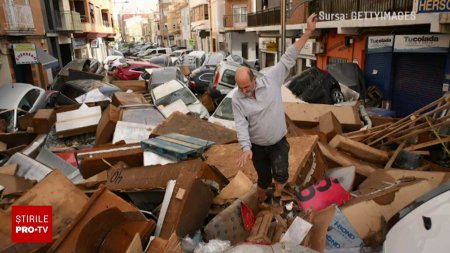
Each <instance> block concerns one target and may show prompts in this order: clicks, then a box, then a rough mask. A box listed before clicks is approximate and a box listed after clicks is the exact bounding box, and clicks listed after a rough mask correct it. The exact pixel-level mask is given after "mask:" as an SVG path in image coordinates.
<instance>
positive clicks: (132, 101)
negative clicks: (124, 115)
mask: <svg viewBox="0 0 450 253" xmlns="http://www.w3.org/2000/svg"><path fill="white" fill-rule="evenodd" d="M111 104H113V105H114V106H116V107H120V106H122V105H141V104H148V103H147V101H146V100H145V98H144V96H143V95H142V94H138V93H127V92H115V93H114V94H113V95H112V97H111Z"/></svg>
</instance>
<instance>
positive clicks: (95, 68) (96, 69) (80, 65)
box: [50, 58, 104, 90]
mask: <svg viewBox="0 0 450 253" xmlns="http://www.w3.org/2000/svg"><path fill="white" fill-rule="evenodd" d="M69 69H74V70H80V71H85V72H89V73H95V74H101V73H102V70H104V69H103V64H101V63H100V62H99V61H97V60H96V59H90V58H83V59H75V60H73V61H71V62H69V63H67V64H66V66H64V67H63V68H62V69H61V70H60V71H59V73H58V74H57V75H56V77H55V78H54V79H53V82H52V84H51V85H50V88H51V89H53V90H57V89H59V88H60V86H61V85H64V83H65V82H66V81H67V79H68V77H69Z"/></svg>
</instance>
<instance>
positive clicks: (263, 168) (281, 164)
mask: <svg viewBox="0 0 450 253" xmlns="http://www.w3.org/2000/svg"><path fill="white" fill-rule="evenodd" d="M289 149H290V146H289V143H288V142H287V140H286V137H283V138H282V139H281V140H280V141H278V142H277V143H275V144H273V145H270V146H259V145H256V144H253V143H252V152H253V158H252V161H253V165H254V166H255V169H256V172H257V173H258V186H259V187H261V188H262V189H267V187H269V186H270V185H271V184H272V178H273V179H275V181H276V182H278V183H281V184H284V183H286V182H287V180H288V178H289V171H288V168H289V161H288V157H289Z"/></svg>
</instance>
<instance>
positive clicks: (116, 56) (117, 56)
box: [103, 50, 125, 71]
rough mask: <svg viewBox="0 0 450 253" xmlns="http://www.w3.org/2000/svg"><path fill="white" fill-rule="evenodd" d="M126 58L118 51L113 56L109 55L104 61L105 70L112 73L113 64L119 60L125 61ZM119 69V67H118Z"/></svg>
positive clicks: (114, 51) (113, 52)
mask: <svg viewBox="0 0 450 253" xmlns="http://www.w3.org/2000/svg"><path fill="white" fill-rule="evenodd" d="M123 58H125V56H124V55H123V53H122V52H120V51H117V50H113V51H112V54H111V55H108V56H107V57H106V58H105V59H104V60H103V65H104V68H105V69H106V70H107V71H110V70H111V69H110V68H111V66H110V65H111V64H112V63H113V62H114V61H116V60H117V59H123ZM116 67H117V66H116Z"/></svg>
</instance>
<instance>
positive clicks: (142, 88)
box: [112, 80, 147, 92]
mask: <svg viewBox="0 0 450 253" xmlns="http://www.w3.org/2000/svg"><path fill="white" fill-rule="evenodd" d="M112 84H114V85H115V86H117V87H119V88H120V89H121V90H123V91H127V90H132V91H134V92H147V84H146V82H145V81H144V80H114V81H112Z"/></svg>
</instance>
